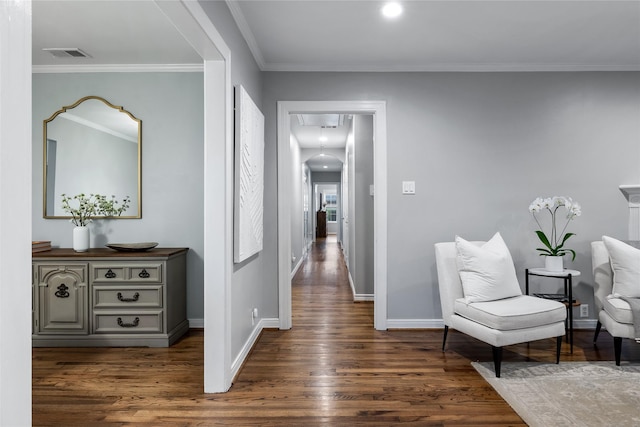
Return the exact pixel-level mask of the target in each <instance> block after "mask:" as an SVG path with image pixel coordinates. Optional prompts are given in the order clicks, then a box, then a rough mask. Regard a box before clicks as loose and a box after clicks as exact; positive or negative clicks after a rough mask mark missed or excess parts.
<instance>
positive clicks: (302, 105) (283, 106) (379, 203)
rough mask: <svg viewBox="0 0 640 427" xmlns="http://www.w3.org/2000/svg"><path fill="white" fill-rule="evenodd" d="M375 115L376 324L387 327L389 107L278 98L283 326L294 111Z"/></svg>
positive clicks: (285, 323)
mask: <svg viewBox="0 0 640 427" xmlns="http://www.w3.org/2000/svg"><path fill="white" fill-rule="evenodd" d="M299 113H345V114H372V115H373V117H374V119H373V128H374V129H373V139H374V144H373V163H374V165H373V167H374V185H375V188H376V197H375V198H374V207H373V210H374V230H375V240H374V303H375V305H374V327H375V328H376V329H378V330H385V329H387V107H386V102H385V101H278V104H277V123H278V134H277V148H278V149H277V152H278V291H279V292H278V294H279V295H278V298H279V300H278V302H279V313H278V314H279V318H280V329H290V328H291V326H292V320H291V202H290V197H288V195H289V194H291V191H292V190H291V181H292V180H291V177H290V176H289V175H290V173H291V172H290V168H289V167H288V166H287V165H290V164H291V153H290V150H289V134H290V129H291V119H290V115H291V114H299Z"/></svg>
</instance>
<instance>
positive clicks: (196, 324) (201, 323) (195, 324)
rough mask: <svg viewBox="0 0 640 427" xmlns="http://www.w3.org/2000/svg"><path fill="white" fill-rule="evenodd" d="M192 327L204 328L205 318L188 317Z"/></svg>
mask: <svg viewBox="0 0 640 427" xmlns="http://www.w3.org/2000/svg"><path fill="white" fill-rule="evenodd" d="M188 320H189V327H190V328H198V329H204V319H188Z"/></svg>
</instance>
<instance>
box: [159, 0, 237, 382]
mask: <svg viewBox="0 0 640 427" xmlns="http://www.w3.org/2000/svg"><path fill="white" fill-rule="evenodd" d="M156 5H157V6H158V8H160V10H161V11H162V12H163V13H164V14H165V15H166V16H167V19H169V20H170V21H171V22H172V23H173V25H174V26H175V27H176V29H178V31H180V33H181V34H182V35H183V36H184V38H185V39H186V40H187V41H188V42H189V44H190V45H191V46H193V48H194V49H195V50H196V52H198V54H199V55H200V57H201V58H202V59H203V64H204V65H203V70H204V117H205V120H204V141H203V145H204V159H203V161H204V225H203V227H204V257H203V258H204V322H203V323H204V392H205V393H220V392H225V391H227V390H229V388H230V387H231V380H232V372H231V274H232V261H233V258H232V254H233V87H232V86H231V50H230V49H229V47H228V46H227V44H226V43H225V42H224V40H223V38H222V36H221V35H220V33H218V31H217V30H216V28H215V27H214V25H213V23H212V22H211V21H210V20H209V17H208V16H207V14H206V13H205V11H204V10H203V9H202V6H201V5H200V4H199V3H198V2H195V1H188V0H180V1H156ZM220 200H223V207H224V208H223V209H220ZM220 236H222V238H220Z"/></svg>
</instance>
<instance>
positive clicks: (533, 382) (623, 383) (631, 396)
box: [471, 362, 640, 427]
mask: <svg viewBox="0 0 640 427" xmlns="http://www.w3.org/2000/svg"><path fill="white" fill-rule="evenodd" d="M471 364H472V365H473V367H474V368H475V369H476V370H477V371H478V372H479V373H480V375H482V377H483V378H484V379H485V380H486V381H487V382H488V383H489V384H491V386H492V387H493V388H494V389H495V390H496V391H497V392H498V393H499V394H500V396H502V398H503V399H504V400H506V401H507V403H508V404H509V405H510V406H511V407H512V408H513V409H514V411H516V412H517V414H518V415H520V418H522V419H523V420H524V422H526V423H527V424H528V425H530V426H532V427H537V426H544V427H549V426H572V427H573V426H597V427H601V426H640V365H638V364H633V365H630V364H626V365H625V364H624V363H623V364H622V366H616V365H615V363H614V362H564V363H563V362H560V364H558V365H556V364H546V363H534V362H531V363H529V362H526V363H525V362H519V363H517V362H513V363H506V362H503V363H502V369H501V377H500V378H496V375H495V372H494V370H493V363H492V362H490V363H478V362H472V363H471Z"/></svg>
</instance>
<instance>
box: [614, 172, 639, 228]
mask: <svg viewBox="0 0 640 427" xmlns="http://www.w3.org/2000/svg"><path fill="white" fill-rule="evenodd" d="M619 188H620V191H622V194H624V197H625V198H626V199H627V202H629V240H640V184H637V185H621V186H620V187H619Z"/></svg>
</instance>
